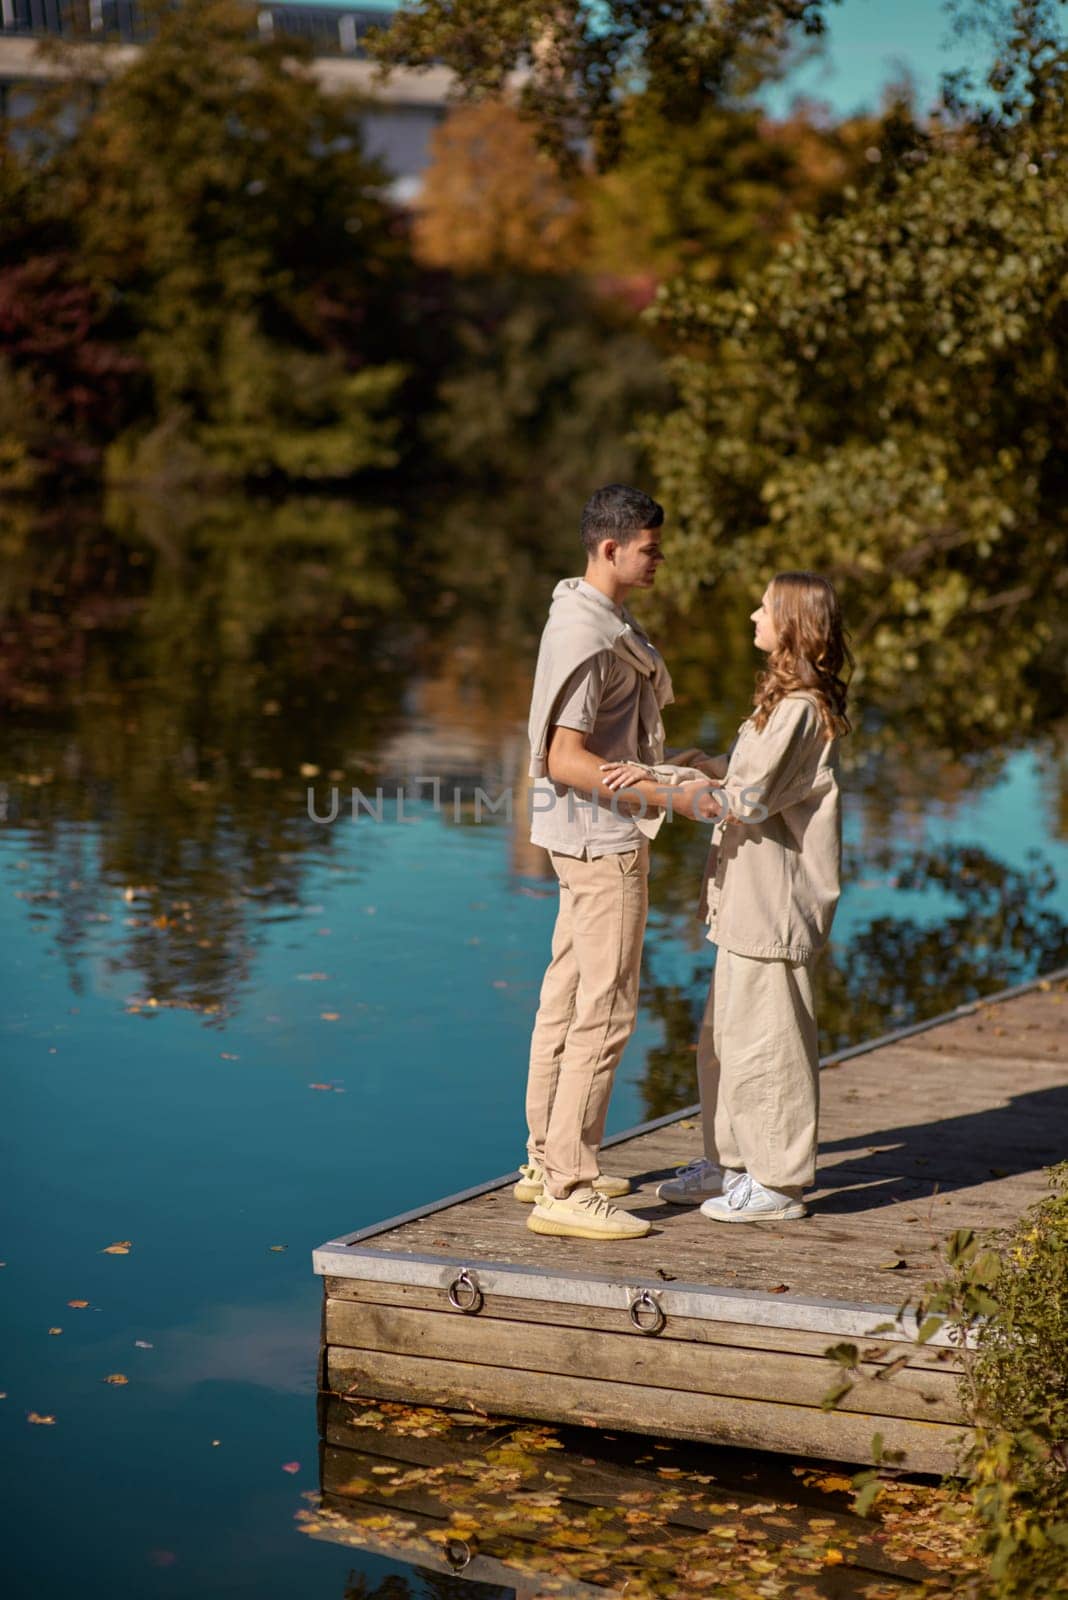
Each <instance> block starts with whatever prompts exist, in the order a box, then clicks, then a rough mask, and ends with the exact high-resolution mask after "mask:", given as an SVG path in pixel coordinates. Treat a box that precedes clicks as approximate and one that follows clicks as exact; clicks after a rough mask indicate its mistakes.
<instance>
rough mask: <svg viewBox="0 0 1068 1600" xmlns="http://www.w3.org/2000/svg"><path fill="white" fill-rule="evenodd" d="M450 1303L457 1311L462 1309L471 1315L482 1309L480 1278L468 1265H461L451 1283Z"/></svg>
mask: <svg viewBox="0 0 1068 1600" xmlns="http://www.w3.org/2000/svg"><path fill="white" fill-rule="evenodd" d="M449 1304H450V1306H452V1307H453V1309H454V1310H455V1311H462V1312H464V1313H465V1315H467V1316H469V1317H471V1316H474V1314H475V1312H476V1311H481V1310H482V1290H481V1289H480V1288H479V1286H478V1279H477V1278H476V1277H475V1275H474V1273H472V1272H469V1271H468V1269H467V1268H466V1267H461V1268H460V1270H459V1272H458V1273H457V1274H456V1276H455V1278H454V1279H453V1280H452V1282H451V1283H450V1284H449Z"/></svg>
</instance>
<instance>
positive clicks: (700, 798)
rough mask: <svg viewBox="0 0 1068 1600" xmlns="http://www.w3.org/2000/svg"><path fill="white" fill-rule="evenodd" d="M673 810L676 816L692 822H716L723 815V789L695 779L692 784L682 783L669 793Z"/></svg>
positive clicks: (717, 785)
mask: <svg viewBox="0 0 1068 1600" xmlns="http://www.w3.org/2000/svg"><path fill="white" fill-rule="evenodd" d="M668 792H669V794H670V796H671V802H670V803H671V809H672V811H673V812H674V813H675V815H676V816H680V817H689V818H690V820H691V821H692V822H715V820H716V818H717V817H719V816H721V815H722V814H723V787H722V785H721V784H717V783H706V782H705V780H704V779H703V778H695V779H693V780H692V782H690V783H680V784H679V786H678V788H677V789H671V790H669V791H668Z"/></svg>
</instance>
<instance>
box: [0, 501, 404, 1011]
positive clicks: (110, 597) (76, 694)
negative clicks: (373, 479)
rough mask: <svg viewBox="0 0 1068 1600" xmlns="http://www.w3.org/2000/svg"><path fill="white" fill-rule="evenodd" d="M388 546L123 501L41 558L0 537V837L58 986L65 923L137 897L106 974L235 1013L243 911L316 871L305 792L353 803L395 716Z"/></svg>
mask: <svg viewBox="0 0 1068 1600" xmlns="http://www.w3.org/2000/svg"><path fill="white" fill-rule="evenodd" d="M395 527H396V518H395V517H394V516H393V515H392V514H391V513H389V512H387V511H383V510H381V509H364V508H361V507H353V506H349V505H339V504H336V503H333V504H332V503H329V502H314V501H311V502H304V503H301V504H297V503H293V502H290V503H287V504H283V505H271V504H270V503H269V502H264V503H262V504H255V503H251V502H247V501H238V502H218V503H208V504H207V505H204V506H199V507H198V506H195V505H179V506H174V505H171V506H166V507H165V506H160V505H141V506H138V507H135V508H131V507H130V506H129V505H128V504H121V505H115V506H112V507H109V510H108V521H107V523H106V524H105V526H104V527H101V526H100V524H99V523H98V522H97V521H96V519H95V518H94V517H93V515H92V514H87V515H86V517H85V520H84V522H83V523H82V525H80V526H77V525H75V526H74V527H73V528H72V527H70V526H68V528H67V530H66V533H67V537H66V539H65V540H64V541H62V542H60V541H58V540H57V542H56V543H55V544H54V545H53V546H52V548H51V549H49V548H48V546H47V545H45V546H44V553H42V545H41V542H40V532H41V530H40V526H39V524H38V525H36V526H35V524H34V523H33V521H32V520H30V519H26V520H25V521H24V522H23V523H22V524H21V526H19V525H9V528H8V549H9V553H10V555H11V557H12V559H11V560H10V561H9V563H8V568H7V571H8V578H7V593H6V596H5V606H4V613H5V615H4V631H3V638H2V652H0V654H2V658H3V660H4V661H5V662H7V663H8V670H7V672H6V673H5V674H4V675H3V678H2V679H0V684H2V687H3V690H4V697H5V698H6V699H7V700H8V702H9V704H10V706H11V712H10V714H9V756H8V761H7V763H6V765H7V768H8V776H9V779H14V782H12V783H10V796H9V801H8V820H9V821H10V822H15V823H21V824H23V825H27V826H29V827H30V828H31V829H32V835H33V842H34V849H33V856H34V861H35V863H36V864H37V876H36V880H35V881H34V882H32V883H27V884H26V885H25V888H26V891H27V892H28V893H31V894H34V895H36V896H48V897H49V899H48V900H41V901H40V903H41V904H44V905H50V903H51V900H52V897H53V896H54V897H55V903H54V909H55V911H56V912H57V914H58V915H59V917H60V919H61V922H60V927H59V930H58V936H59V940H60V944H61V946H62V948H63V949H64V951H65V952H66V954H67V958H68V960H69V962H70V964H71V966H72V968H77V965H78V960H79V954H80V952H81V950H82V949H83V946H84V943H85V938H86V935H87V932H88V931H89V930H88V926H87V919H88V918H89V917H91V916H94V915H99V914H100V908H101V906H102V905H103V904H105V903H107V902H108V901H109V900H110V899H111V898H112V897H113V896H114V894H115V892H116V890H121V889H123V888H127V887H129V888H137V889H139V890H141V891H142V892H139V893H137V894H136V895H135V896H134V899H133V902H132V903H131V904H130V905H129V906H128V907H127V910H128V912H129V918H128V919H126V921H127V924H128V926H127V927H126V928H125V930H124V937H123V941H122V953H121V956H119V957H117V958H116V959H115V961H114V963H113V964H114V965H116V966H119V967H122V968H129V967H132V968H133V969H134V970H136V971H137V972H138V973H140V974H141V977H142V980H143V982H144V984H145V986H146V988H145V992H146V994H147V995H151V996H153V997H155V998H157V999H159V1000H160V1001H162V1002H166V1001H168V1000H177V999H181V1000H183V1001H187V1002H193V1003H195V1004H196V1005H198V1006H200V1007H207V1006H221V1005H225V1004H226V1003H227V1002H228V1001H229V1000H231V999H232V998H233V994H234V991H235V989H236V987H237V985H238V984H240V983H241V982H242V981H243V980H244V979H245V977H246V976H247V974H248V969H249V965H250V961H251V954H252V934H251V932H250V926H249V922H250V915H249V913H250V911H251V910H252V909H253V908H255V907H257V906H262V904H263V903H264V902H274V903H280V904H291V903H292V902H294V901H295V900H296V899H297V898H298V896H299V888H300V884H301V881H302V879H303V877H304V872H305V866H306V862H307V861H308V859H309V858H310V859H322V858H323V857H325V856H326V855H327V854H328V853H329V848H330V834H329V830H327V829H324V828H315V827H313V826H312V825H311V824H310V823H309V822H308V820H307V815H306V789H307V786H308V783H309V782H310V781H311V779H312V777H314V776H316V775H318V774H321V775H322V778H323V779H324V780H325V779H326V778H327V777H328V775H330V774H333V775H334V781H337V782H339V783H342V782H346V783H349V784H351V783H359V782H360V781H361V776H362V775H363V773H364V772H365V771H366V770H367V765H365V764H369V763H370V762H371V761H372V760H373V751H374V749H375V748H376V746H377V744H378V743H379V741H380V739H381V738H382V737H383V734H384V732H386V731H388V730H389V729H390V728H391V727H393V726H395V725H397V723H398V722H399V721H400V720H401V719H402V716H403V709H402V694H403V688H404V680H405V677H406V675H407V669H408V665H409V662H410V657H411V655H412V652H413V649H414V648H415V647H416V645H417V643H418V639H419V629H418V626H417V625H416V624H415V623H414V622H413V621H412V620H411V617H410V614H409V611H408V608H407V603H406V593H405V585H404V584H403V583H402V581H401V579H400V578H399V577H398V572H397V569H398V566H399V565H400V562H399V560H398V558H397V556H396V555H395V554H394V544H395ZM413 586H414V585H412V584H408V585H407V587H408V588H409V589H410V588H411V587H413ZM372 641H373V642H372ZM302 768H303V769H304V770H303V771H302ZM310 768H315V769H316V773H312V772H311V771H310ZM83 822H84V823H90V822H91V823H93V824H94V825H95V828H96V830H97V835H98V840H99V842H98V844H97V845H96V849H95V854H94V852H92V851H90V850H89V849H88V848H87V844H86V839H85V836H84V834H81V833H79V832H78V831H77V830H76V829H75V830H72V829H70V828H69V826H68V825H69V824H71V823H83ZM28 876H30V874H28ZM72 885H73V886H74V887H72ZM75 981H77V979H75Z"/></svg>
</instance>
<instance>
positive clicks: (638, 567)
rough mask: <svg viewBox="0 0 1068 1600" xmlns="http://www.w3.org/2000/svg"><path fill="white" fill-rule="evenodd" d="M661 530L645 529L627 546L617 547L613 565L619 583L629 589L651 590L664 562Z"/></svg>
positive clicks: (618, 545) (619, 545)
mask: <svg viewBox="0 0 1068 1600" xmlns="http://www.w3.org/2000/svg"><path fill="white" fill-rule="evenodd" d="M661 532H662V529H660V528H645V529H643V531H642V532H641V533H639V534H638V535H637V536H636V537H635V538H633V539H631V540H630V541H629V542H628V543H627V544H617V545H616V546H615V558H614V561H613V565H614V567H615V569H616V577H617V578H618V580H619V582H620V583H622V584H624V585H625V586H626V587H627V588H628V589H651V588H652V587H653V584H654V583H655V582H656V574H657V569H658V568H659V566H660V563H661V562H662V561H663V560H664V552H663V550H661V548H660V535H661Z"/></svg>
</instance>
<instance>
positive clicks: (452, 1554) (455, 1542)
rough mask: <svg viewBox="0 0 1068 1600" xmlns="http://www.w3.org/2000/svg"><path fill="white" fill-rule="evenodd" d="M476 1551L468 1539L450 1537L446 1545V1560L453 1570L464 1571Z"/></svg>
mask: <svg viewBox="0 0 1068 1600" xmlns="http://www.w3.org/2000/svg"><path fill="white" fill-rule="evenodd" d="M473 1558H474V1551H473V1550H472V1549H471V1546H470V1545H469V1544H468V1542H467V1540H466V1539H450V1540H449V1542H448V1544H447V1545H446V1546H445V1560H446V1561H447V1562H448V1563H449V1566H450V1567H451V1568H452V1570H453V1572H462V1571H463V1570H464V1568H465V1567H469V1566H470V1565H471V1562H472V1559H473Z"/></svg>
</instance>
